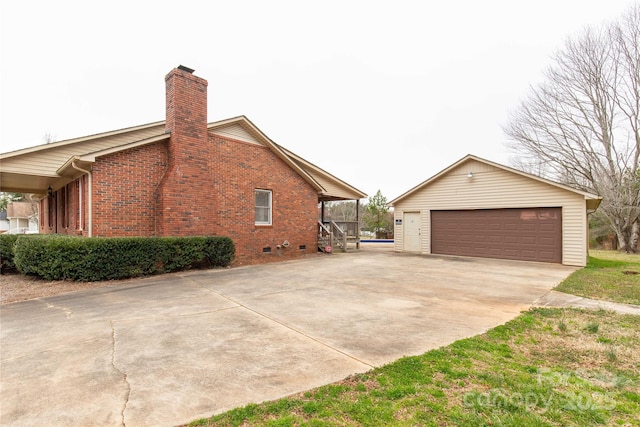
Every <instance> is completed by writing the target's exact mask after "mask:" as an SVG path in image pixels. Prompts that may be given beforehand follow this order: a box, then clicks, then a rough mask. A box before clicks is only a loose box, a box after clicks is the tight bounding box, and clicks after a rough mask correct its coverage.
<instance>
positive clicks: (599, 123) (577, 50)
mask: <svg viewBox="0 0 640 427" xmlns="http://www.w3.org/2000/svg"><path fill="white" fill-rule="evenodd" d="M639 114H640V4H635V5H632V6H631V7H630V8H629V10H628V11H627V12H626V13H625V15H624V16H623V17H622V19H620V20H619V21H617V22H613V23H610V24H607V25H606V26H603V27H601V28H587V29H585V30H584V32H583V33H582V34H581V35H580V36H579V37H576V38H570V39H568V40H567V42H566V43H565V46H564V48H563V49H562V50H560V51H559V52H557V53H556V54H555V56H554V57H553V63H552V65H551V67H550V68H549V69H548V70H547V72H546V74H545V80H544V82H543V83H541V84H540V85H538V86H536V87H532V88H531V90H530V94H529V96H528V98H527V99H526V100H525V101H523V102H522V103H521V105H520V106H519V108H518V109H517V110H516V111H515V112H514V113H513V114H512V115H511V117H510V119H509V122H508V124H507V125H506V126H505V127H504V131H505V133H506V134H507V135H508V137H509V138H510V140H511V143H510V147H511V149H512V150H513V151H514V153H517V155H518V156H519V160H518V163H519V165H520V166H522V165H528V167H529V169H535V170H538V171H540V172H541V173H543V175H546V176H547V177H549V178H552V179H555V180H558V181H561V182H563V183H565V184H568V185H570V186H573V187H575V188H578V189H582V190H585V191H592V192H593V191H595V192H596V193H597V194H599V195H601V196H602V197H603V201H602V203H601V205H600V209H599V212H600V213H601V214H602V215H603V216H604V217H605V218H606V220H607V221H608V223H609V224H610V226H611V228H612V229H613V231H614V232H615V234H616V236H617V238H618V241H619V243H620V249H621V250H623V251H626V252H630V251H632V252H635V251H636V249H637V238H638V231H639V224H638V223H639V221H640V168H639V165H638V161H639V158H640V132H639V127H640V121H639Z"/></svg>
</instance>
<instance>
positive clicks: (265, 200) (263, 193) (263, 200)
mask: <svg viewBox="0 0 640 427" xmlns="http://www.w3.org/2000/svg"><path fill="white" fill-rule="evenodd" d="M255 196H256V225H271V191H269V190H256V191H255Z"/></svg>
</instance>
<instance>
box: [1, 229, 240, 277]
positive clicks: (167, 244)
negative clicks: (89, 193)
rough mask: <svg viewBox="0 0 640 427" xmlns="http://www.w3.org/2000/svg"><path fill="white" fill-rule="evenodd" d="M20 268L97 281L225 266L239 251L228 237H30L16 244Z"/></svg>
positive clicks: (21, 269) (37, 272)
mask: <svg viewBox="0 0 640 427" xmlns="http://www.w3.org/2000/svg"><path fill="white" fill-rule="evenodd" d="M13 251H14V259H13V261H14V262H15V266H16V267H17V269H18V271H20V272H21V273H23V274H29V275H34V276H39V277H42V278H44V279H47V280H62V279H71V280H78V281H98V280H111V279H124V278H128V277H138V276H146V275H151V274H160V273H168V272H171V271H178V270H185V269H189V268H205V267H224V266H227V265H229V264H230V263H231V261H232V259H233V255H234V252H235V246H234V244H233V241H232V240H231V239H230V238H228V237H219V236H211V237H151V238H149V237H122V238H100V237H92V238H86V237H71V236H59V235H57V236H55V235H49V236H47V235H37V236H36V235H31V236H29V237H28V238H22V237H21V238H19V239H17V240H16V241H15V244H14V245H13Z"/></svg>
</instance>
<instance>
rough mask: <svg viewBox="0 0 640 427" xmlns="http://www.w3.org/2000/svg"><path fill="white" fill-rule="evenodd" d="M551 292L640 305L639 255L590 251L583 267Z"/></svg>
mask: <svg viewBox="0 0 640 427" xmlns="http://www.w3.org/2000/svg"><path fill="white" fill-rule="evenodd" d="M555 290H556V291H560V292H566V293H568V294H572V295H578V296H581V297H587V298H593V299H600V300H607V301H615V302H623V303H627V304H636V305H640V255H639V254H623V253H619V252H615V251H594V250H592V251H590V256H589V263H588V264H587V268H584V269H582V270H578V271H576V272H575V273H574V274H572V275H571V276H570V277H568V278H567V279H566V280H565V281H563V282H562V283H561V284H560V285H558V286H557V287H556V288H555Z"/></svg>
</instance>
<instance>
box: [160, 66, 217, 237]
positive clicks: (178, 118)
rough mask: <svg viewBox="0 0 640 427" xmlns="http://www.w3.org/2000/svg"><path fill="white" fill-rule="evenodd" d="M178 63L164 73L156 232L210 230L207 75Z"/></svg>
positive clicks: (191, 233)
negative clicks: (164, 159)
mask: <svg viewBox="0 0 640 427" xmlns="http://www.w3.org/2000/svg"><path fill="white" fill-rule="evenodd" d="M193 71H194V70H192V69H190V68H187V67H184V66H182V65H181V66H179V67H178V68H174V69H173V70H171V72H170V73H169V74H167V76H166V77H165V82H166V90H167V119H166V132H167V133H171V138H170V140H169V144H168V165H167V171H166V173H165V175H164V177H163V179H162V181H161V182H160V184H159V186H158V193H157V194H158V212H157V215H158V219H159V220H158V225H157V228H158V230H157V233H158V235H161V236H194V235H207V234H212V228H213V218H211V211H210V210H209V209H208V207H207V198H208V194H207V191H203V186H204V187H205V188H206V186H208V185H210V183H211V182H212V179H211V168H210V167H209V160H210V150H211V148H210V145H209V141H208V136H207V81H206V80H205V79H202V78H200V77H197V76H194V75H193Z"/></svg>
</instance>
